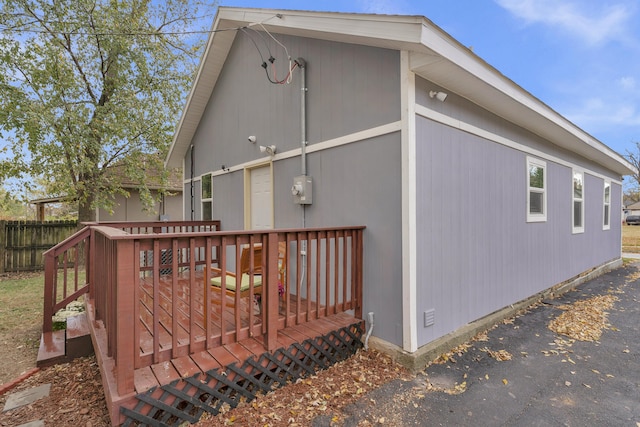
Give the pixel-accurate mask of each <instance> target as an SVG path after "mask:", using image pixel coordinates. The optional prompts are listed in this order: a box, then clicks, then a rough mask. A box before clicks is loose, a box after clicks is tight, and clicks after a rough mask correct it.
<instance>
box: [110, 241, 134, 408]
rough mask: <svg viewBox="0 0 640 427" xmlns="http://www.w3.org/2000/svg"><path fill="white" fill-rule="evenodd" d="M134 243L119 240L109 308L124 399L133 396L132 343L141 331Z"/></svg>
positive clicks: (119, 388)
mask: <svg viewBox="0 0 640 427" xmlns="http://www.w3.org/2000/svg"><path fill="white" fill-rule="evenodd" d="M133 248H134V241H133V240H131V239H128V240H118V241H117V249H116V252H117V255H116V265H117V268H116V271H117V272H116V283H115V286H116V293H115V305H112V306H111V307H108V310H113V314H114V317H115V323H116V348H115V351H114V353H115V362H116V384H117V386H118V394H119V395H120V396H124V395H126V394H129V393H132V392H133V391H134V390H135V389H134V384H133V371H134V351H136V345H135V343H134V341H133V337H134V333H133V328H136V327H138V325H137V322H136V321H135V319H134V306H133V305H134V303H135V302H136V300H135V292H134V287H135V286H137V280H136V277H134V268H133V267H134V266H133V263H134V260H135V257H134V251H133Z"/></svg>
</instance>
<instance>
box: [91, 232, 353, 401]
mask: <svg viewBox="0 0 640 427" xmlns="http://www.w3.org/2000/svg"><path fill="white" fill-rule="evenodd" d="M363 229H364V227H339V228H331V229H329V228H314V229H301V230H270V231H246V232H245V231H236V232H180V233H162V234H130V233H127V232H125V231H123V230H120V229H114V228H113V227H106V226H94V227H92V230H93V236H94V237H93V245H92V248H93V249H92V250H94V254H93V256H94V258H93V259H96V260H100V262H96V263H95V264H94V265H93V267H94V271H93V277H95V286H92V294H91V296H90V297H93V298H94V307H95V316H96V318H95V320H97V321H102V322H103V323H104V328H105V330H106V334H107V343H108V354H109V356H111V357H113V360H114V362H115V366H116V382H117V386H118V392H119V393H120V394H121V395H124V394H126V393H130V392H132V391H133V389H134V387H133V378H134V375H133V372H134V369H136V368H142V367H147V366H151V365H152V364H156V363H159V362H164V361H168V360H171V359H173V358H177V357H181V356H185V355H189V354H193V353H196V352H199V351H203V350H207V349H212V348H215V347H218V346H221V345H224V344H230V343H234V342H237V341H240V340H242V339H244V338H248V337H255V338H256V339H258V340H260V341H262V342H263V344H264V347H265V350H274V349H275V348H276V345H277V342H276V338H277V333H278V330H279V329H282V328H285V327H287V326H292V325H297V324H301V323H305V322H312V321H314V320H316V319H320V318H322V317H326V316H329V315H332V314H336V313H340V312H344V311H352V312H353V315H354V316H355V317H358V318H362V253H363ZM283 247H284V248H286V251H285V252H286V256H285V257H284V258H283V257H282V248H283ZM256 248H260V251H254V249H256ZM244 251H248V254H249V256H248V259H249V261H248V262H249V268H248V269H247V270H246V271H247V273H246V277H245V279H246V281H247V283H246V286H245V287H244V288H245V289H241V291H240V292H232V289H231V288H232V282H233V276H232V274H233V273H232V272H240V271H241V268H242V263H243V261H242V258H243V252H244ZM245 261H246V260H245ZM214 277H218V278H219V280H218V281H219V285H218V286H214V285H212V279H213V278H214ZM241 277H242V276H241V274H238V275H237V276H236V278H237V279H238V282H239V283H240V282H241ZM283 282H284V283H283ZM258 283H260V286H257V285H258ZM93 289H94V290H93Z"/></svg>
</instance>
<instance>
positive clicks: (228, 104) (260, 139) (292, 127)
mask: <svg viewBox="0 0 640 427" xmlns="http://www.w3.org/2000/svg"><path fill="white" fill-rule="evenodd" d="M276 36H277V38H278V40H280V41H281V43H283V44H285V45H286V46H287V48H288V50H289V52H290V53H291V55H293V56H294V58H297V57H302V58H304V59H305V60H306V61H307V64H308V67H307V69H306V73H307V75H306V79H307V87H308V91H307V140H308V142H309V144H314V143H317V142H321V141H326V140H329V139H332V138H336V137H340V136H343V135H348V134H351V133H354V132H358V131H361V130H365V129H369V128H372V127H375V126H380V125H384V124H387V123H390V122H393V121H397V120H399V119H400V77H399V73H400V66H399V57H400V55H399V53H398V52H397V51H393V50H388V49H379V48H372V47H367V46H359V45H351V44H345V43H337V42H329V41H322V40H314V39H308V38H295V37H288V36H284V35H278V34H276ZM253 37H254V38H256V37H257V38H258V39H257V40H256V41H257V42H259V43H262V40H261V39H259V37H258V36H257V35H255V34H254V35H253ZM265 37H266V36H265ZM270 44H271V46H270V49H271V51H272V52H274V53H276V52H277V55H276V56H277V57H278V58H279V60H277V61H276V64H277V66H278V70H280V71H279V72H282V70H285V69H286V66H285V64H284V63H283V56H284V54H283V53H282V48H281V47H279V46H278V45H276V44H275V43H274V42H271V43H270ZM260 63H261V59H260V56H259V54H258V52H257V51H256V48H255V46H254V45H253V43H252V42H251V40H250V39H249V38H248V37H247V35H245V34H244V33H242V32H238V34H237V35H236V39H235V41H234V43H233V46H232V48H231V51H230V52H229V55H228V57H227V60H226V63H225V67H224V69H223V70H222V73H221V75H220V77H219V79H218V82H217V83H216V87H215V88H214V92H213V95H212V96H211V99H210V101H209V103H208V105H207V107H206V109H205V111H204V113H203V116H202V119H201V122H200V124H199V127H198V130H197V132H196V134H195V135H194V138H193V144H194V146H195V153H196V155H195V169H194V173H195V176H199V175H201V174H202V173H205V172H210V171H219V170H221V167H222V165H225V166H232V165H236V164H240V163H243V162H247V161H250V160H255V159H258V158H261V157H262V156H263V154H262V153H260V151H259V150H258V146H259V145H271V144H275V145H276V146H277V149H278V152H285V151H287V150H291V149H295V148H299V147H300V140H301V130H300V129H301V127H300V74H299V70H295V71H294V79H293V82H292V83H291V84H289V85H286V84H284V85H274V84H270V83H269V82H268V81H267V78H266V75H265V71H264V69H263V68H262V67H261V66H260ZM278 77H279V78H282V77H284V74H282V75H280V76H278ZM249 135H255V136H256V137H257V142H256V143H255V144H250V143H249V142H248V141H247V137H248V136H249ZM190 173H191V160H190V155H189V153H187V155H186V156H185V176H186V177H189V176H190ZM223 227H224V225H223Z"/></svg>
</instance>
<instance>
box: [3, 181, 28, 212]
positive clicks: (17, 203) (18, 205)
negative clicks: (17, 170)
mask: <svg viewBox="0 0 640 427" xmlns="http://www.w3.org/2000/svg"><path fill="white" fill-rule="evenodd" d="M25 214H26V203H24V202H23V201H21V200H18V199H17V198H16V197H14V196H13V195H11V193H9V192H8V191H7V190H6V189H5V188H3V187H0V219H24V218H25Z"/></svg>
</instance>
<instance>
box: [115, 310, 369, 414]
mask: <svg viewBox="0 0 640 427" xmlns="http://www.w3.org/2000/svg"><path fill="white" fill-rule="evenodd" d="M363 332H364V331H363V323H362V322H359V323H354V324H353V325H351V326H348V327H344V328H341V329H339V330H337V331H332V332H330V333H328V334H326V335H323V336H320V337H316V338H310V339H307V340H305V341H304V342H302V343H294V344H292V345H291V346H289V348H287V349H285V348H280V349H278V350H276V351H274V352H273V353H270V352H265V353H263V354H262V355H260V357H257V358H256V357H253V358H250V359H248V360H246V361H245V362H244V363H243V364H242V366H237V364H236V363H232V364H230V365H228V366H227V367H226V368H223V369H220V368H218V369H212V370H210V371H208V372H206V373H198V374H196V375H194V376H192V377H189V378H182V379H180V380H176V381H173V382H171V383H170V384H167V385H164V386H162V387H160V388H157V387H154V388H152V389H150V390H148V391H147V392H145V393H141V394H139V395H138V396H136V398H137V400H138V403H137V405H135V407H134V408H133V409H128V408H122V413H123V414H124V415H125V417H126V421H125V422H124V424H123V426H136V425H137V426H178V425H180V424H181V423H183V422H184V421H188V422H190V423H196V422H197V421H198V420H199V419H200V416H201V415H202V414H203V413H204V412H209V413H211V414H213V415H217V414H218V413H219V412H220V409H221V408H222V406H223V405H224V404H228V405H229V406H230V407H231V408H235V407H236V406H237V405H238V403H239V402H240V401H241V400H244V401H247V402H248V401H251V400H253V399H255V398H256V396H257V395H258V394H260V393H263V394H264V393H267V392H269V391H271V390H274V389H276V388H278V387H280V386H283V385H285V384H287V382H292V381H295V380H297V379H298V378H304V377H306V376H310V375H313V374H315V373H316V371H318V370H321V369H326V368H328V367H330V366H331V365H333V364H335V363H337V362H339V361H342V360H345V359H347V358H349V357H350V356H352V355H353V354H355V353H356V351H357V350H358V349H359V348H360V347H362V341H361V338H362V335H363Z"/></svg>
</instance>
